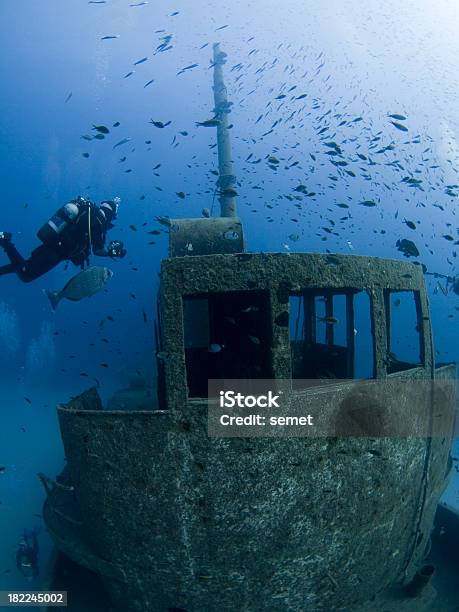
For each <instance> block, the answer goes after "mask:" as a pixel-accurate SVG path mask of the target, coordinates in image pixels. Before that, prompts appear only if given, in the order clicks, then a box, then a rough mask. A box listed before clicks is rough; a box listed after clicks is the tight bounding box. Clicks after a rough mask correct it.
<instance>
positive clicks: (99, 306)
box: [0, 0, 459, 590]
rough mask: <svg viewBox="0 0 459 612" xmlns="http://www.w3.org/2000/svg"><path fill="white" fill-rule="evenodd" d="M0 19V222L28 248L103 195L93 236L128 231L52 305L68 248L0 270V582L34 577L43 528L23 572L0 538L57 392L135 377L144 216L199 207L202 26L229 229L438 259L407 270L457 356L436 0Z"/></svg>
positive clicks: (20, 520) (143, 329) (46, 432)
mask: <svg viewBox="0 0 459 612" xmlns="http://www.w3.org/2000/svg"><path fill="white" fill-rule="evenodd" d="M0 21H1V23H2V25H3V28H2V36H1V39H0V75H1V89H2V94H1V97H0V111H1V112H0V149H1V153H0V155H1V165H0V177H1V185H2V192H1V198H2V202H1V205H0V231H8V232H11V233H12V234H13V242H14V244H15V246H16V247H17V248H18V250H19V251H20V252H21V254H23V255H24V256H28V255H29V254H30V252H31V251H32V249H34V248H36V247H37V246H38V245H39V244H40V242H39V240H38V238H37V236H36V234H37V231H38V230H39V229H40V227H41V226H42V225H43V224H44V223H46V221H47V220H48V219H49V218H50V217H51V216H52V215H53V214H54V213H55V212H56V210H57V209H59V208H60V207H61V206H62V205H63V204H65V203H66V202H68V201H69V200H71V199H73V198H75V197H76V196H78V195H82V196H84V197H86V198H88V199H90V200H91V201H94V202H97V203H99V202H101V201H102V200H104V199H108V200H111V199H113V198H114V197H116V196H117V197H120V198H121V205H120V208H119V214H118V218H117V219H116V221H115V222H114V225H115V227H114V228H113V229H111V230H110V232H109V240H111V239H119V240H122V241H123V242H124V244H125V247H126V249H127V256H126V257H125V258H123V259H119V260H115V261H111V260H108V261H109V264H107V260H106V259H99V258H97V257H96V256H92V258H91V263H92V264H94V265H101V266H103V265H108V266H109V267H110V268H111V269H112V270H113V272H114V275H113V278H112V279H111V280H110V281H109V282H108V284H107V286H106V287H105V288H104V289H103V290H101V291H100V292H99V293H97V294H96V295H94V296H93V297H91V298H88V299H83V300H81V301H78V302H71V301H67V300H63V301H62V303H61V304H60V305H59V306H58V308H57V309H56V311H55V312H54V311H53V310H52V308H51V305H50V302H49V300H48V298H47V297H46V295H45V293H44V290H56V289H60V288H62V287H63V286H64V285H65V284H66V283H67V282H68V280H69V279H70V278H71V276H73V274H74V273H76V272H78V268H76V267H74V266H73V265H72V264H71V263H70V264H69V265H68V266H67V265H65V264H60V265H59V266H57V267H56V268H55V269H54V270H52V271H51V272H49V273H47V274H46V275H44V276H42V277H40V278H39V279H37V280H35V281H34V282H32V283H22V282H21V281H20V280H19V278H18V277H17V276H16V275H15V274H8V275H4V276H0V348H1V352H0V363H1V368H0V392H1V395H0V405H1V413H0V466H1V472H0V541H1V543H2V546H1V548H0V590H1V589H7V588H8V589H12V588H29V587H30V585H31V584H32V585H34V586H37V588H38V585H39V583H40V580H41V579H42V578H43V577H44V576H45V575H46V571H47V569H46V568H47V563H48V558H49V555H50V551H51V548H52V547H51V543H50V540H49V539H48V536H47V534H46V532H45V529H44V526H43V528H42V531H41V533H40V534H39V542H40V577H39V578H38V579H37V581H34V582H33V583H30V582H28V581H26V580H25V579H24V578H23V577H22V576H21V574H20V572H19V571H18V569H17V568H16V550H17V546H18V542H19V540H20V537H21V534H22V532H23V529H24V528H25V527H26V528H30V529H31V528H33V527H34V526H41V525H42V521H41V518H40V517H41V507H42V503H43V500H44V491H43V489H42V486H41V484H40V482H39V480H38V478H37V476H36V474H37V473H38V472H44V473H46V474H48V475H49V476H50V477H52V478H55V476H56V474H58V473H59V471H60V469H61V468H62V465H63V460H64V455H63V448H62V444H61V440H60V434H59V429H58V424H57V417H56V413H55V408H56V405H57V403H58V402H66V401H68V399H69V398H70V397H71V396H76V395H78V394H79V393H81V392H82V391H84V390H85V389H87V388H89V387H90V386H94V385H96V386H97V387H98V388H99V391H100V393H101V395H102V397H103V399H104V400H106V399H107V398H109V397H110V396H111V394H112V393H113V392H114V391H116V390H117V389H119V388H123V387H125V386H126V384H127V382H128V380H129V378H130V377H131V376H132V375H133V373H134V374H136V373H137V374H139V375H140V374H141V375H143V376H145V377H146V378H148V379H152V378H153V377H154V374H155V359H154V357H155V343H154V322H155V317H156V292H157V289H158V286H159V278H158V273H159V268H160V262H161V260H162V259H164V258H166V257H167V256H168V229H167V227H166V226H165V225H164V223H161V222H160V221H161V220H162V218H164V217H171V218H180V217H186V218H192V217H200V216H202V210H203V209H209V211H210V212H211V214H212V215H214V216H216V215H218V214H219V204H218V195H217V189H216V179H217V175H218V160H217V148H216V129H215V127H206V126H202V125H199V123H203V122H205V121H207V120H210V119H212V118H213V112H212V111H213V108H214V102H213V93H212V45H213V43H215V42H219V43H220V45H221V49H222V50H223V51H224V52H225V53H227V55H228V58H227V63H226V65H225V67H224V75H225V82H226V86H227V91H228V99H229V100H230V101H231V103H232V107H231V114H230V115H229V121H230V124H231V128H230V134H231V142H232V155H233V161H234V172H235V175H236V177H237V180H238V188H237V193H238V196H237V205H238V214H239V216H240V217H241V219H242V221H243V223H244V231H245V236H246V238H247V249H248V250H250V251H254V252H259V251H264V252H284V253H288V252H321V253H325V252H330V253H344V254H354V255H371V256H379V257H386V258H391V259H400V260H410V261H416V262H418V263H419V264H422V265H423V266H425V270H426V271H427V272H431V273H434V272H436V273H439V274H440V275H442V276H439V277H435V276H433V275H426V283H427V286H428V291H429V299H430V307H431V312H432V325H433V332H434V340H435V348H436V359H437V361H438V362H451V361H459V330H458V317H459V295H457V294H456V293H454V291H453V290H452V286H451V283H449V284H448V282H447V279H445V278H444V277H450V278H453V277H455V276H456V275H457V274H458V259H457V252H458V240H459V222H458V196H459V104H458V92H459V60H458V58H459V38H458V36H457V24H458V23H459V6H458V5H457V3H456V2H455V1H454V0H438V1H436V2H435V3H433V2H428V1H427V0H421V1H414V0H405V1H404V2H402V3H400V2H395V1H393V0H390V1H388V2H384V3H382V2H377V1H376V0H369V1H367V2H364V3H363V2H359V1H357V0H349V1H346V0H340V1H337V0H332V1H330V2H326V3H317V2H312V1H309V2H307V1H306V2H305V1H300V0H295V1H288V0H286V1H285V2H278V1H274V0H266V1H264V2H261V1H259V0H245V1H241V0H231V2H225V1H223V2H210V1H206V0H199V1H195V2H184V1H183V0H160V1H155V2H153V1H150V2H140V1H137V0H106V1H101V0H99V1H90V2H88V1H87V0H72V1H70V2H61V1H59V0H46V1H41V2H37V1H36V0H24V1H22V2H2V3H1V6H0ZM101 128H106V130H105V129H101ZM101 136H102V137H101ZM205 214H207V213H205ZM7 263H8V259H7V257H6V255H5V254H4V253H3V251H2V250H1V249H0V266H2V265H5V264H7ZM403 324H404V322H403V321H401V323H400V325H401V326H403ZM452 487H453V489H450V491H449V495H450V498H451V500H453V501H452V504H453V505H454V504H458V505H459V486H458V483H457V481H454V480H453V484H452ZM454 487H455V488H454Z"/></svg>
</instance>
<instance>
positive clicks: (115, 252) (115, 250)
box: [107, 240, 127, 258]
mask: <svg viewBox="0 0 459 612" xmlns="http://www.w3.org/2000/svg"><path fill="white" fill-rule="evenodd" d="M107 251H108V254H109V255H110V257H120V258H121V257H125V256H126V253H127V251H126V249H125V248H124V243H123V242H121V240H112V241H111V242H110V244H109V245H108V248H107Z"/></svg>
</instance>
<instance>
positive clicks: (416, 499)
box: [46, 254, 455, 612]
mask: <svg viewBox="0 0 459 612" xmlns="http://www.w3.org/2000/svg"><path fill="white" fill-rule="evenodd" d="M393 291H396V292H408V293H409V292H411V293H412V294H413V296H414V300H415V305H416V316H417V319H418V329H419V346H420V356H419V359H418V360H417V362H416V363H413V364H410V363H408V362H407V361H403V360H400V359H397V360H395V359H394V358H391V359H387V354H388V353H392V352H393V351H391V350H390V349H391V346H390V342H391V339H390V334H388V326H389V325H390V292H393ZM360 292H365V293H366V294H367V295H368V296H369V308H370V315H371V317H370V318H371V322H372V323H371V337H372V345H373V349H372V359H371V361H372V365H373V379H374V380H385V381H387V383H388V387H387V388H388V390H389V391H388V397H387V402H385V404H384V406H383V408H384V410H386V412H387V415H388V416H389V417H390V418H389V420H391V421H392V422H397V419H396V416H397V414H398V415H399V416H400V414H401V413H402V412H403V413H404V414H406V413H407V412H408V413H409V411H410V409H411V408H412V403H413V401H412V399H410V397H409V396H408V395H407V396H406V397H403V396H401V395H400V393H399V392H398V391H396V390H397V384H398V383H399V382H400V381H401V380H405V381H407V380H413V381H417V380H418V381H426V380H434V379H437V380H450V379H454V377H455V366H454V365H444V366H438V367H437V368H435V366H434V362H433V345H432V338H431V330H430V316H429V311H428V305H427V299H426V294H425V288H424V283H423V277H422V271H421V270H420V268H419V267H416V266H413V265H410V264H403V263H400V262H392V261H386V260H379V259H372V258H363V257H352V256H333V257H332V258H330V257H328V256H326V255H308V254H300V255H281V254H273V255H249V254H242V255H217V256H212V255H208V256H202V257H199V256H197V257H192V258H191V257H183V258H175V259H172V260H168V261H165V262H163V266H162V278H161V291H160V299H159V321H160V333H159V338H158V340H159V346H158V355H159V368H158V390H159V398H158V404H157V405H155V406H153V405H152V409H151V411H143V412H139V411H129V412H124V411H106V410H103V409H102V408H101V405H100V402H99V400H98V398H97V396H96V395H95V393H94V392H93V393H88V394H86V395H84V396H82V397H81V398H77V399H75V400H73V401H72V402H71V403H70V404H68V405H66V406H60V407H59V409H58V415H59V422H60V427H61V432H62V438H63V442H64V446H65V452H66V457H67V461H68V472H67V478H68V483H69V484H70V489H62V488H59V486H58V487H55V488H54V489H53V490H52V491H50V496H49V498H48V501H47V506H46V520H47V524H48V527H49V529H50V532H51V534H52V536H53V537H54V539H55V541H56V543H57V544H58V546H59V547H60V548H61V549H62V550H64V551H65V552H66V553H67V554H69V555H70V556H73V557H74V558H75V559H76V560H77V561H78V562H79V563H82V564H84V565H87V566H89V567H92V568H93V569H94V570H95V571H97V572H99V573H100V574H101V575H103V576H104V580H105V583H106V585H107V588H108V591H109V593H110V596H111V598H112V601H113V602H114V604H115V605H116V607H117V609H123V610H133V611H137V610H151V611H155V612H156V611H163V610H164V611H167V610H171V609H177V608H178V609H183V610H187V611H188V612H198V611H199V612H200V611H202V610H206V611H210V612H213V611H214V610H215V611H217V610H228V611H230V610H236V609H240V610H248V611H258V610H259V611H265V610H266V611H271V610H274V611H277V610H279V611H283V610H292V611H296V610H298V611H300V610H305V609H310V610H318V611H319V610H346V609H347V610H349V609H352V610H357V609H359V607H362V606H365V605H366V602H370V601H371V600H372V598H374V597H375V596H379V597H381V596H382V595H381V594H384V592H385V591H386V590H388V589H390V588H392V587H393V585H394V584H396V583H400V582H403V581H407V580H409V579H410V577H411V576H412V575H413V573H414V572H415V571H416V569H417V568H418V565H419V563H420V560H421V559H422V557H423V554H424V552H425V550H426V547H427V546H428V542H429V534H430V529H431V525H432V521H433V515H434V512H435V509H436V506H437V503H438V499H439V497H440V495H441V493H442V491H443V489H444V486H445V484H446V481H447V476H448V471H449V468H450V462H449V448H450V436H451V434H452V431H453V418H454V399H455V398H454V393H453V392H452V391H451V392H450V394H449V395H448V392H447V393H446V395H443V397H442V399H441V401H440V400H438V401H436V400H435V398H434V396H432V397H430V396H427V397H425V394H424V395H423V397H424V400H423V401H424V403H425V406H424V409H425V414H426V415H427V417H428V421H429V423H430V425H429V426H430V428H431V429H430V433H431V435H429V436H426V435H414V434H413V432H411V434H412V435H404V436H402V435H397V430H393V431H388V430H382V431H381V432H380V433H379V435H378V433H377V432H372V431H367V432H365V431H360V432H359V435H358V436H349V435H340V433H339V431H338V430H336V431H335V435H333V436H331V435H328V436H323V437H314V436H309V437H289V438H264V437H258V438H256V437H247V438H218V437H209V435H208V429H207V427H208V421H207V418H208V417H207V411H208V400H207V398H206V397H205V396H204V394H202V388H203V387H202V380H201V379H200V377H201V375H202V372H201V370H203V371H204V376H205V377H206V380H207V378H209V373H210V374H215V373H217V374H218V375H219V376H221V378H222V379H225V378H231V377H232V376H233V375H234V373H235V372H236V371H237V370H235V369H234V367H235V366H234V365H231V364H233V362H234V359H231V360H229V361H228V362H225V360H224V359H223V360H222V359H220V360H219V353H218V352H217V353H216V354H215V355H213V354H212V353H209V351H208V349H207V348H206V351H205V352H206V353H207V354H206V355H205V354H204V350H203V349H204V347H203V346H201V345H202V344H203V343H199V342H198V341H197V340H196V338H198V339H199V338H201V339H202V337H203V334H204V336H206V334H207V336H206V342H208V341H210V342H212V343H215V342H217V341H219V342H220V345H221V346H224V347H225V346H228V350H229V349H231V350H233V349H234V345H230V344H229V341H228V340H226V336H225V334H226V333H227V332H226V331H225V330H226V328H225V327H224V324H223V322H221V324H220V319H219V317H220V314H221V315H222V316H223V317H226V320H228V319H233V318H234V316H233V315H234V313H233V314H232V313H231V309H233V310H234V312H243V313H244V314H245V313H247V314H250V311H253V312H254V313H255V315H256V323H254V325H255V324H256V325H258V328H257V334H258V335H257V338H259V343H256V344H254V343H253V342H252V344H254V346H255V349H254V350H253V351H252V352H250V350H248V351H247V353H244V352H243V351H241V353H240V359H239V362H238V367H241V364H242V366H243V367H245V368H252V370H251V373H252V375H254V373H258V377H264V376H266V375H269V376H272V377H273V378H274V379H281V378H284V379H289V378H290V379H300V378H301V376H300V375H304V374H310V373H311V372H312V370H311V367H312V366H311V363H312V362H313V363H314V368H315V371H316V373H317V371H318V370H317V368H318V367H319V366H320V369H321V371H322V372H327V373H328V374H327V384H326V386H325V387H318V388H310V389H296V390H295V391H294V392H293V393H294V401H295V403H296V406H297V408H299V409H300V411H301V410H304V412H305V414H306V413H307V412H308V411H310V410H311V409H312V407H313V405H314V406H316V408H317V406H319V408H320V409H321V410H322V412H323V414H326V415H327V419H329V420H330V422H331V423H335V424H336V423H339V422H340V420H339V418H338V417H339V415H340V411H342V409H343V405H345V406H348V405H352V401H351V402H350V404H349V402H348V403H347V404H346V403H343V401H344V400H346V398H347V399H349V398H351V399H352V398H353V397H355V396H354V395H353V393H354V392H355V386H356V385H357V383H356V382H355V383H353V382H352V380H349V379H351V378H353V376H355V369H356V367H357V366H356V365H355V364H356V359H355V355H356V353H358V351H359V345H358V344H357V340H356V339H355V333H354V329H355V322H356V313H355V309H354V308H353V307H352V305H353V304H354V302H353V300H354V298H355V295H357V294H358V293H360ZM338 294H339V295H343V296H344V298H343V300H344V303H345V304H346V308H345V312H346V313H347V314H346V325H345V329H344V332H343V333H344V336H343V337H345V339H346V342H345V343H344V342H341V345H343V344H344V346H341V345H340V344H339V343H338V338H337V335H335V336H334V335H333V334H331V333H330V331H327V330H325V333H324V334H323V335H320V333H319V332H318V331H317V330H313V332H312V333H311V335H310V336H309V337H308V336H307V334H304V337H300V336H299V335H295V336H294V337H292V331H291V325H290V322H291V319H292V317H293V309H292V299H297V298H298V296H300V297H301V296H302V300H303V301H302V302H301V304H304V308H305V310H304V314H303V316H304V318H305V320H306V319H307V317H308V316H310V317H314V320H318V319H319V315H318V314H317V311H316V310H315V309H316V308H319V306H317V304H316V302H315V300H316V298H317V297H318V298H320V301H323V300H325V305H326V308H327V312H326V316H327V317H334V316H335V315H336V313H335V312H334V311H333V308H334V302H333V298H334V296H335V295H338ZM221 295H228V296H229V300H228V301H227V302H226V306H225V308H224V309H223V311H221V308H220V307H218V308H217V307H215V305H217V306H219V304H220V302H219V300H220V296H221ZM190 300H198V301H199V308H198V310H196V308H197V307H196V303H197V302H193V304H192V308H191V309H190V308H189V302H188V301H190ZM203 303H204V305H206V304H207V306H206V308H205V309H203V308H202V304H203ZM293 303H294V304H297V302H293ZM187 304H188V305H187ZM255 306H256V309H255ZM228 309H230V310H229V311H228ZM196 312H199V313H200V316H199V317H197V316H196ZM284 312H287V313H288V314H289V318H286V317H285V316H283V315H282V313H284ZM190 313H191V314H190ZM203 313H205V314H203ZM219 313H220V314H219ZM190 317H191V323H192V325H191V326H190V325H189V321H188V322H187V319H188V318H190ZM206 317H207V318H208V320H210V322H211V324H210V325H207V322H208V320H207V319H206ZM321 318H324V317H321ZM254 320H255V319H254ZM199 323H202V324H203V325H204V328H205V329H204V332H202V330H201V331H199V329H197V328H199ZM325 325H326V327H328V326H327V324H326V323H325ZM307 327H308V326H307V325H306V324H304V325H303V328H305V329H306V328H307ZM207 328H210V330H211V331H210V332H209V330H208V329H207ZM190 329H191V331H190ZM206 329H207V331H206ZM311 329H312V328H311ZM245 331H246V330H245V329H244V333H245ZM209 333H210V334H211V335H210V336H208V334H209ZM232 333H233V335H232V338H234V337H235V336H234V332H232ZM334 333H335V334H337V332H334ZM190 334H191V336H190ZM193 334H195V335H193ZM196 334H197V336H196ZM212 334H217V336H216V337H213V336H212ZM241 342H242V340H241ZM237 346H240V345H237ZM335 347H337V348H335ZM340 347H341V349H342V350H340ZM392 348H393V347H392ZM221 352H222V351H220V353H221ZM328 353H330V358H328ZM314 355H315V359H312V357H313V356H314ZM197 363H200V364H201V367H200V368H198V367H197V365H196V364H197ZM228 364H229V365H228ZM255 367H256V368H258V369H257V370H255ZM225 368H227V369H226V370H225ZM333 374H334V376H333ZM303 377H304V378H307V377H308V376H303ZM345 379H346V380H345ZM324 380H325V379H324ZM391 385H393V387H391ZM420 386H421V382H420V385H419V387H420ZM391 388H392V392H391V391H390V389H391ZM419 397H421V396H419ZM416 403H418V402H416ZM379 408H380V406H379ZM379 408H378V409H379ZM365 410H367V411H369V414H370V418H369V419H367V421H368V422H371V415H372V412H371V411H372V410H374V406H372V405H371V402H370V403H369V404H367V405H366V406H365ZM439 411H441V419H440V420H441V423H442V426H441V428H437V429H436V424H435V423H436V422H437V421H435V419H434V418H433V416H435V418H438V417H439V414H440V412H439ZM384 422H387V420H385V421H384ZM63 500H66V503H67V505H68V511H67V512H61V513H60V514H59V513H56V512H55V510H56V509H58V508H59V507H62V504H63V503H64V501H63ZM59 503H60V504H61V506H59ZM68 519H70V520H68ZM369 605H370V607H371V604H369ZM374 606H376V604H374ZM373 609H376V607H373ZM381 609H387V607H386V608H384V607H382V608H381Z"/></svg>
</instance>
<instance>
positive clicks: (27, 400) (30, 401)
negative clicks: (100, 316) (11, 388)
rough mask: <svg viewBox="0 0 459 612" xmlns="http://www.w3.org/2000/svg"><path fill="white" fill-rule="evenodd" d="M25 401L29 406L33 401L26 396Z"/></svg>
mask: <svg viewBox="0 0 459 612" xmlns="http://www.w3.org/2000/svg"><path fill="white" fill-rule="evenodd" d="M24 399H25V401H26V402H27V403H28V404H31V403H32V400H31V399H30V398H29V397H26V396H25V395H24Z"/></svg>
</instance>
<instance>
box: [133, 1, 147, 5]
mask: <svg viewBox="0 0 459 612" xmlns="http://www.w3.org/2000/svg"><path fill="white" fill-rule="evenodd" d="M146 4H148V2H146V1H145V2H135V3H134V4H130V5H129V6H145V5H146Z"/></svg>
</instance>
